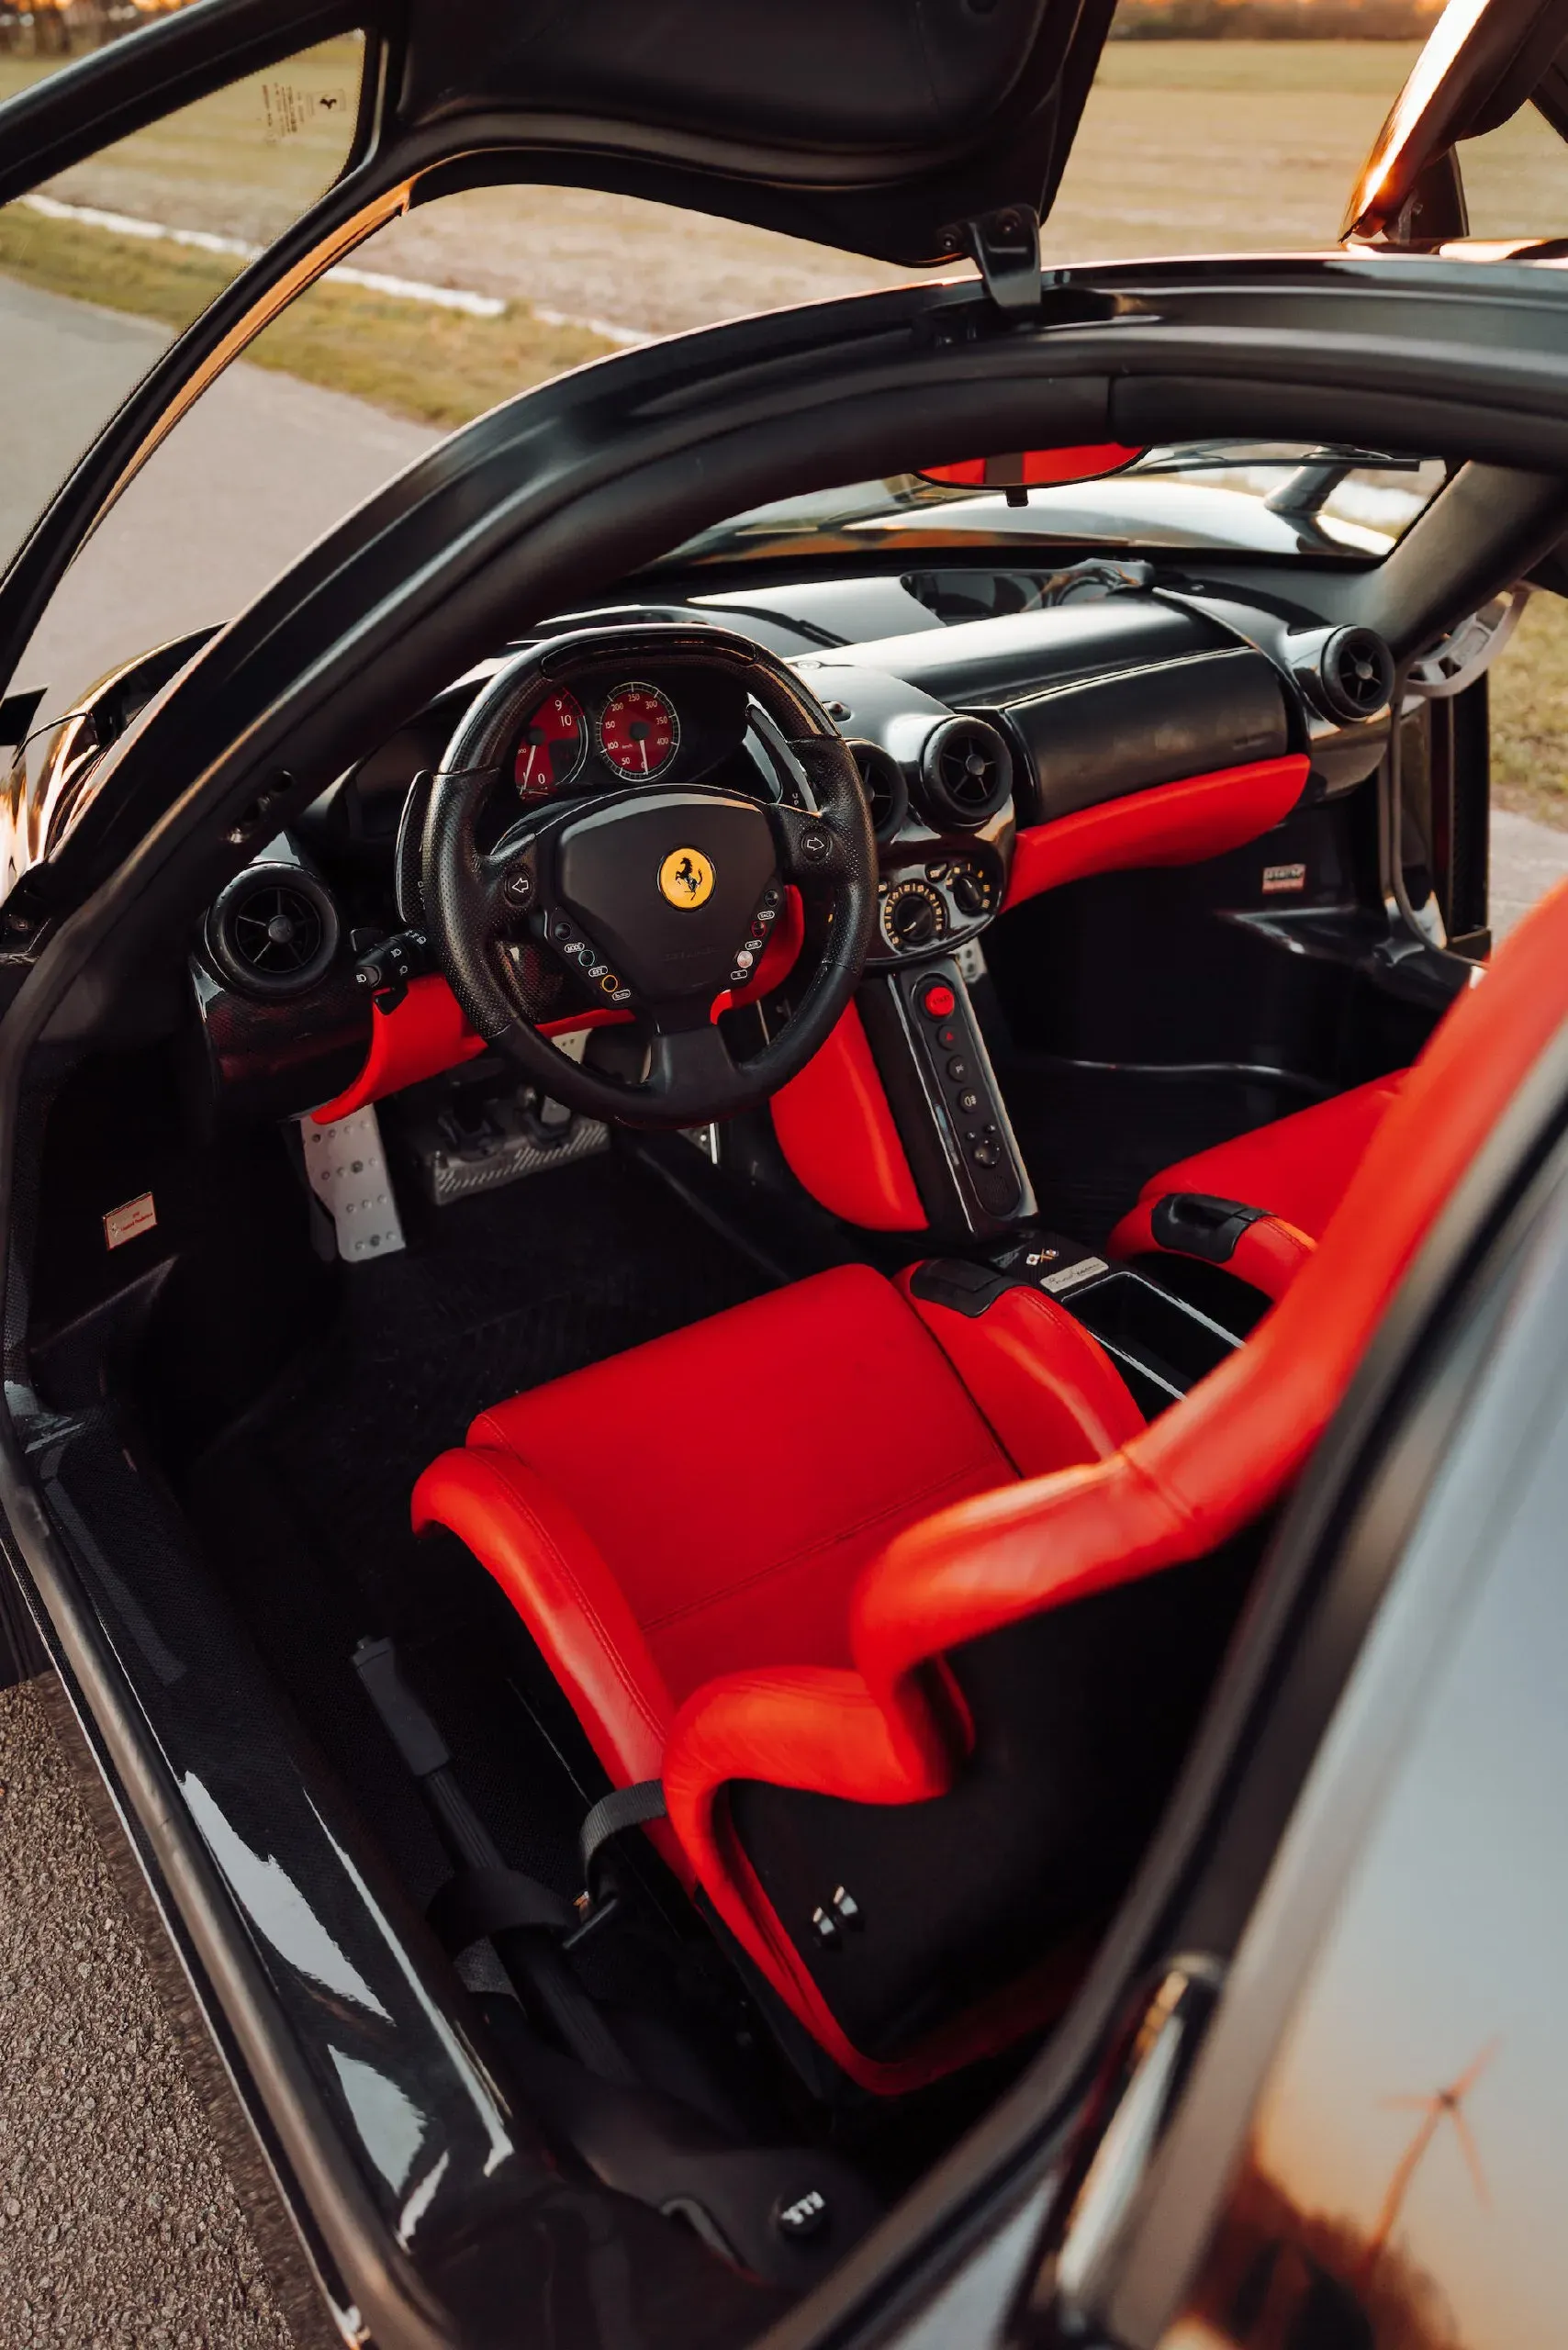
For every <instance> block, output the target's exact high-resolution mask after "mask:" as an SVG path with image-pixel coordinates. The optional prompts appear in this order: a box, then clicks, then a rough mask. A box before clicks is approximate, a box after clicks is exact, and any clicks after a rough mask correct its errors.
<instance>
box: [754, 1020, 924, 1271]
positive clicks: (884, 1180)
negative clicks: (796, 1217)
mask: <svg viewBox="0 0 1568 2350" xmlns="http://www.w3.org/2000/svg"><path fill="white" fill-rule="evenodd" d="M771 1107H772V1111H773V1131H774V1133H775V1134H776V1135H777V1136H778V1147H779V1148H780V1149H781V1150H782V1152H783V1153H784V1156H785V1158H787V1159H788V1160H789V1162H790V1169H792V1171H793V1173H794V1174H795V1176H796V1177H797V1179H798V1180H799V1181H801V1182H802V1183H803V1184H804V1185H805V1187H806V1189H807V1191H808V1192H810V1193H811V1195H812V1198H813V1199H814V1200H818V1201H820V1202H821V1203H822V1205H823V1207H824V1208H827V1209H829V1210H831V1212H832V1213H833V1214H834V1215H841V1216H843V1217H844V1219H845V1221H846V1223H847V1224H858V1225H864V1226H865V1227H866V1229H867V1230H868V1231H869V1232H922V1231H924V1228H925V1211H924V1208H923V1207H922V1206H921V1204H920V1193H919V1192H917V1191H916V1190H915V1187H914V1177H913V1175H912V1174H911V1172H910V1166H909V1160H908V1159H907V1158H905V1156H904V1147H903V1145H902V1142H901V1141H900V1140H899V1130H898V1127H897V1126H896V1125H895V1124H894V1122H893V1113H892V1109H891V1106H890V1103H889V1101H888V1097H887V1093H886V1091H884V1089H883V1085H882V1080H881V1078H880V1077H879V1075H878V1072H877V1064H876V1062H875V1061H874V1060H873V1059H872V1057H871V1047H870V1046H869V1045H868V1043H867V1041H866V1031H865V1029H864V1027H863V1026H862V1025H861V1021H860V1014H859V1013H858V1012H857V1010H856V1008H855V1006H854V1004H853V1003H852V1004H850V1005H849V1007H848V1009H847V1010H846V1013H845V1014H844V1017H843V1019H842V1020H841V1021H840V1022H839V1024H838V1025H837V1027H836V1028H835V1029H834V1032H833V1034H832V1035H831V1036H830V1037H829V1038H828V1040H827V1042H826V1044H825V1045H824V1046H823V1048H822V1050H821V1052H819V1053H815V1054H813V1055H812V1058H811V1059H810V1060H809V1061H808V1062H807V1063H806V1066H805V1068H804V1069H802V1070H801V1074H800V1076H799V1077H795V1078H791V1079H790V1082H789V1084H788V1085H786V1086H784V1087H782V1088H781V1089H780V1091H778V1092H777V1093H776V1094H775V1095H774V1097H773V1101H772V1104H771Z"/></svg>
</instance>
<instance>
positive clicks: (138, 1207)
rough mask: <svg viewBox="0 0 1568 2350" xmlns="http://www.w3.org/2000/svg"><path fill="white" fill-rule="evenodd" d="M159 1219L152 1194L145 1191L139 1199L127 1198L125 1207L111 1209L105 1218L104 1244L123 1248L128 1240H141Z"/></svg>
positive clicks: (107, 1246) (108, 1246)
mask: <svg viewBox="0 0 1568 2350" xmlns="http://www.w3.org/2000/svg"><path fill="white" fill-rule="evenodd" d="M157 1221H158V1211H157V1209H156V1208H155V1207H154V1206H153V1204H152V1194H151V1192H142V1194H141V1197H140V1199H139V1200H127V1202H126V1203H125V1205H124V1207H123V1208H111V1209H110V1210H109V1212H108V1214H107V1215H106V1217H105V1218H104V1246H105V1247H106V1248H124V1247H125V1244H126V1242H127V1241H128V1240H140V1237H141V1236H142V1234H143V1233H144V1232H151V1229H152V1227H153V1225H155V1224H156V1223H157Z"/></svg>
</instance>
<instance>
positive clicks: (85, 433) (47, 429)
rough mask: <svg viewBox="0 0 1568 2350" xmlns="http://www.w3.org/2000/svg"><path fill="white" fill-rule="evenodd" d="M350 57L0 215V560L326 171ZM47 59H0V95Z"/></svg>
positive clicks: (134, 146) (224, 107)
mask: <svg viewBox="0 0 1568 2350" xmlns="http://www.w3.org/2000/svg"><path fill="white" fill-rule="evenodd" d="M134 37H135V36H132V38H134ZM363 55H364V43H363V41H362V39H360V37H359V36H357V35H354V36H352V37H344V38H342V39H335V40H331V41H327V42H323V43H322V44H320V46H319V47H318V48H315V49H311V50H305V51H303V52H302V53H301V54H299V55H297V56H296V57H293V58H291V59H289V60H287V61H286V62H285V63H283V64H281V65H276V66H271V67H269V68H268V69H267V70H266V71H265V72H264V73H254V74H251V75H248V76H246V77H245V79H243V80H242V81H238V82H234V83H232V84H230V85H229V86H228V87H227V88H225V89H222V90H219V91H217V92H215V93H214V94H213V95H210V96H208V97H205V98H202V99H199V100H198V101H196V104H194V105H192V106H183V107H181V108H180V109H179V110H178V111H177V112H175V113H173V114H171V115H169V116H167V117H164V118H163V119H162V120H161V121H159V122H156V123H153V124H151V126H150V127H149V128H147V129H143V130H139V131H137V132H136V133H134V134H133V136H131V137H130V138H129V139H124V140H118V141H116V143H115V144H114V145H112V146H110V147H106V148H105V149H104V150H103V151H101V152H100V153H98V154H96V155H95V156H93V157H91V158H90V159H88V160H87V161H85V162H82V163H79V164H76V165H74V166H73V168H72V169H71V170H70V171H68V172H64V173H61V174H60V175H59V177H58V178H56V179H53V180H50V182H48V183H47V184H46V185H44V186H42V187H40V188H39V189H36V190H34V191H32V192H31V193H29V194H28V195H27V196H21V197H18V198H17V201H16V202H15V203H12V204H8V205H6V206H5V207H3V208H0V328H3V331H4V338H5V343H6V360H7V371H8V380H9V382H10V385H11V389H12V396H13V397H12V400H11V403H10V407H9V410H8V417H7V424H8V430H7V432H6V445H5V453H4V459H3V461H0V558H6V559H8V558H9V556H10V555H11V554H14V552H15V551H16V549H17V546H18V545H19V544H20V543H21V542H22V540H23V538H24V537H25V536H26V534H27V532H28V529H29V527H30V526H31V524H32V522H33V521H34V520H36V518H37V517H38V515H39V512H40V511H41V510H42V509H43V507H44V505H45V504H46V503H47V501H48V499H49V498H50V495H51V494H52V492H53V491H54V490H55V489H56V487H58V486H59V484H60V483H61V481H62V479H63V478H64V477H65V476H66V475H67V474H68V473H69V471H70V469H71V467H72V465H73V464H74V462H75V461H76V459H77V458H78V457H80V456H81V454H82V453H83V451H84V449H85V448H86V447H87V445H88V444H89V443H90V442H92V441H93V440H94V439H95V436H96V434H97V432H98V431H99V430H100V429H101V427H102V426H103V425H104V424H105V423H106V420H107V419H108V418H109V417H110V416H111V415H112V414H113V412H114V410H115V409H116V408H118V406H119V404H120V402H121V401H122V400H123V399H124V398H125V397H126V395H127V394H128V393H129V391H130V390H131V389H132V388H133V386H135V385H136V384H137V383H138V382H139V381H140V378H141V376H142V375H145V374H146V372H147V369H148V368H149V367H150V366H151V364H152V362H153V361H154V360H155V359H156V358H157V356H158V354H159V353H160V352H161V351H162V350H163V348H164V347H165V346H166V345H167V344H168V343H169V342H170V341H173V339H174V336H175V335H176V334H177V333H178V332H179V331H180V330H182V329H183V328H185V327H186V326H188V325H189V324H190V322H191V320H192V319H195V318H196V317H197V316H198V315H199V313H200V312H201V311H202V310H204V309H205V308H207V305H208V303H209V302H211V300H212V299H213V297H214V296H215V295H217V294H218V293H219V292H221V290H222V288H223V287H224V286H225V285H228V284H229V282H230V279H232V278H234V277H236V276H237V275H238V274H239V273H240V272H241V270H242V269H243V268H244V267H245V265H246V263H247V262H248V261H249V260H250V259H251V258H252V256H253V255H254V254H255V252H257V251H259V250H260V248H261V247H262V246H263V244H264V243H265V242H267V241H270V240H271V239H272V238H274V237H275V236H276V235H277V233H278V232H279V230H280V229H284V228H286V226H287V225H288V223H289V221H290V220H292V219H294V218H297V215H298V214H299V213H301V212H302V211H303V210H304V209H305V208H306V207H307V206H308V204H309V203H310V202H311V201H312V199H313V198H314V197H315V196H319V194H320V193H321V192H322V190H323V189H325V188H326V187H327V186H329V185H330V183H331V182H332V180H334V179H335V178H336V177H337V175H338V173H340V172H341V170H342V166H343V164H344V162H345V161H346V160H347V157H348V154H349V151H350V149H351V146H352V143H353V131H354V122H355V118H356V115H357V110H358V105H359V86H360V75H361V71H362V64H363ZM58 62H60V61H59V60H57V59H56V58H54V56H53V55H52V54H50V56H48V57H46V58H44V59H41V60H40V59H37V58H16V57H0V94H3V95H7V96H9V95H16V93H17V90H18V89H19V88H21V87H23V86H25V84H26V83H27V82H28V80H29V79H37V78H38V76H39V73H41V72H47V71H50V70H52V69H53V67H54V66H55V65H56V64H57V63H58ZM24 386H25V397H24V396H22V395H23V387H24Z"/></svg>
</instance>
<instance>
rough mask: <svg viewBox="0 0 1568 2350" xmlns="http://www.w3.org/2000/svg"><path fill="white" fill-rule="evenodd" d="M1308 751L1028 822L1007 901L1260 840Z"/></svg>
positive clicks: (1281, 811)
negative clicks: (1093, 875) (1047, 820)
mask: <svg viewBox="0 0 1568 2350" xmlns="http://www.w3.org/2000/svg"><path fill="white" fill-rule="evenodd" d="M1307 767H1308V761H1307V758H1306V756H1305V753H1303V752H1299V751H1293V752H1291V753H1290V754H1289V755H1288V756H1286V757H1284V758H1281V759H1255V760H1253V761H1252V762H1251V764H1250V765H1249V766H1247V767H1222V768H1220V769H1218V770H1217V771H1216V772H1215V774H1213V775H1193V776H1188V777H1186V778H1184V779H1183V780H1182V781H1181V782H1179V783H1161V784H1157V785H1156V786H1155V787H1154V789H1152V790H1150V791H1132V792H1129V793H1128V794H1127V796H1126V799H1125V800H1105V801H1104V802H1103V804H1102V805H1101V806H1100V807H1098V808H1081V809H1079V810H1078V811H1076V812H1075V813H1074V814H1073V815H1070V816H1058V818H1057V819H1056V821H1055V822H1053V823H1049V824H1030V825H1028V826H1026V827H1025V830H1024V831H1023V832H1021V833H1020V834H1018V837H1017V840H1016V841H1015V843H1014V851H1013V874H1012V878H1011V879H1010V880H1009V882H1008V885H1007V896H1006V898H1005V899H1004V901H1003V906H1004V908H1005V907H1007V906H1019V905H1022V904H1023V902H1024V901H1025V898H1036V897H1038V896H1039V894H1040V892H1041V891H1042V890H1059V889H1060V888H1061V886H1062V884H1063V882H1065V881H1081V880H1082V879H1083V878H1084V877H1085V876H1086V875H1087V874H1091V873H1113V872H1119V871H1121V870H1122V869H1123V868H1124V867H1131V866H1138V865H1197V864H1199V863H1201V862H1202V860H1203V859H1204V857H1205V856H1220V855H1221V854H1222V852H1223V851H1224V850H1226V849H1227V848H1239V847H1240V846H1241V845H1242V844H1243V842H1245V841H1250V840H1256V839H1257V837H1258V835H1259V834H1260V833H1266V832H1267V831H1268V830H1269V828H1270V827H1271V825H1273V824H1277V823H1278V822H1279V821H1280V819H1281V818H1282V816H1288V815H1289V813H1290V811H1291V810H1292V809H1293V808H1294V806H1295V803H1296V801H1297V800H1299V799H1300V798H1301V795H1302V792H1303V790H1304V789H1305V784H1306V777H1307Z"/></svg>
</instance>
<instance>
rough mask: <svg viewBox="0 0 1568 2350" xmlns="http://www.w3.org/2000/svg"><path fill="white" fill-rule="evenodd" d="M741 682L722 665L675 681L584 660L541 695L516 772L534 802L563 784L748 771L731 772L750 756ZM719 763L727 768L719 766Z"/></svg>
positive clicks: (717, 777)
mask: <svg viewBox="0 0 1568 2350" xmlns="http://www.w3.org/2000/svg"><path fill="white" fill-rule="evenodd" d="M746 723H747V706H746V697H745V690H744V688H740V687H738V685H737V683H736V681H735V680H734V679H732V678H730V677H725V676H724V675H722V673H719V672H714V673H712V674H708V675H703V674H694V673H693V672H692V671H690V670H689V669H688V670H685V671H683V672H682V674H681V676H680V678H679V680H678V682H677V681H676V680H675V679H674V678H671V679H670V681H669V682H668V683H666V682H664V681H662V680H661V679H660V678H659V677H656V676H646V675H644V676H626V675H622V674H621V673H620V672H619V671H611V670H609V669H608V667H607V666H602V667H601V666H600V665H599V664H597V663H595V664H592V665H585V666H584V667H583V668H581V669H579V670H575V671H574V672H573V673H572V675H571V677H570V678H569V679H568V678H562V679H559V680H558V681H557V682H555V683H554V684H553V685H552V686H550V687H549V688H547V689H546V690H545V691H544V692H543V694H542V695H541V697H540V699H539V701H538V702H537V703H536V704H535V706H534V708H533V709H532V711H530V713H529V714H528V716H527V718H526V719H525V720H524V722H523V724H522V727H521V732H520V733H519V734H518V737H517V740H516V743H515V744H514V746H513V750H512V755H511V773H512V780H513V782H514V784H515V785H516V788H517V791H518V795H519V797H520V798H521V800H523V802H524V803H525V804H526V805H527V806H529V807H533V806H536V805H537V804H538V803H539V802H540V801H541V800H552V799H554V797H555V796H556V795H557V794H559V793H573V794H575V793H588V792H595V791H612V790H616V789H624V787H625V786H626V785H628V784H638V783H658V782H665V781H669V782H681V783H692V782H695V781H697V780H698V779H699V778H702V779H703V780H706V781H710V782H721V781H735V782H741V783H742V784H743V788H744V787H745V782H746V781H748V780H749V782H750V786H751V789H754V790H755V789H756V778H755V777H750V778H741V777H739V776H734V777H732V776H731V775H729V773H728V772H727V770H728V769H729V767H730V764H731V762H732V761H734V760H736V759H737V758H741V759H744V757H745V751H744V745H745V736H746ZM715 770H724V771H725V772H722V773H715Z"/></svg>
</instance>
